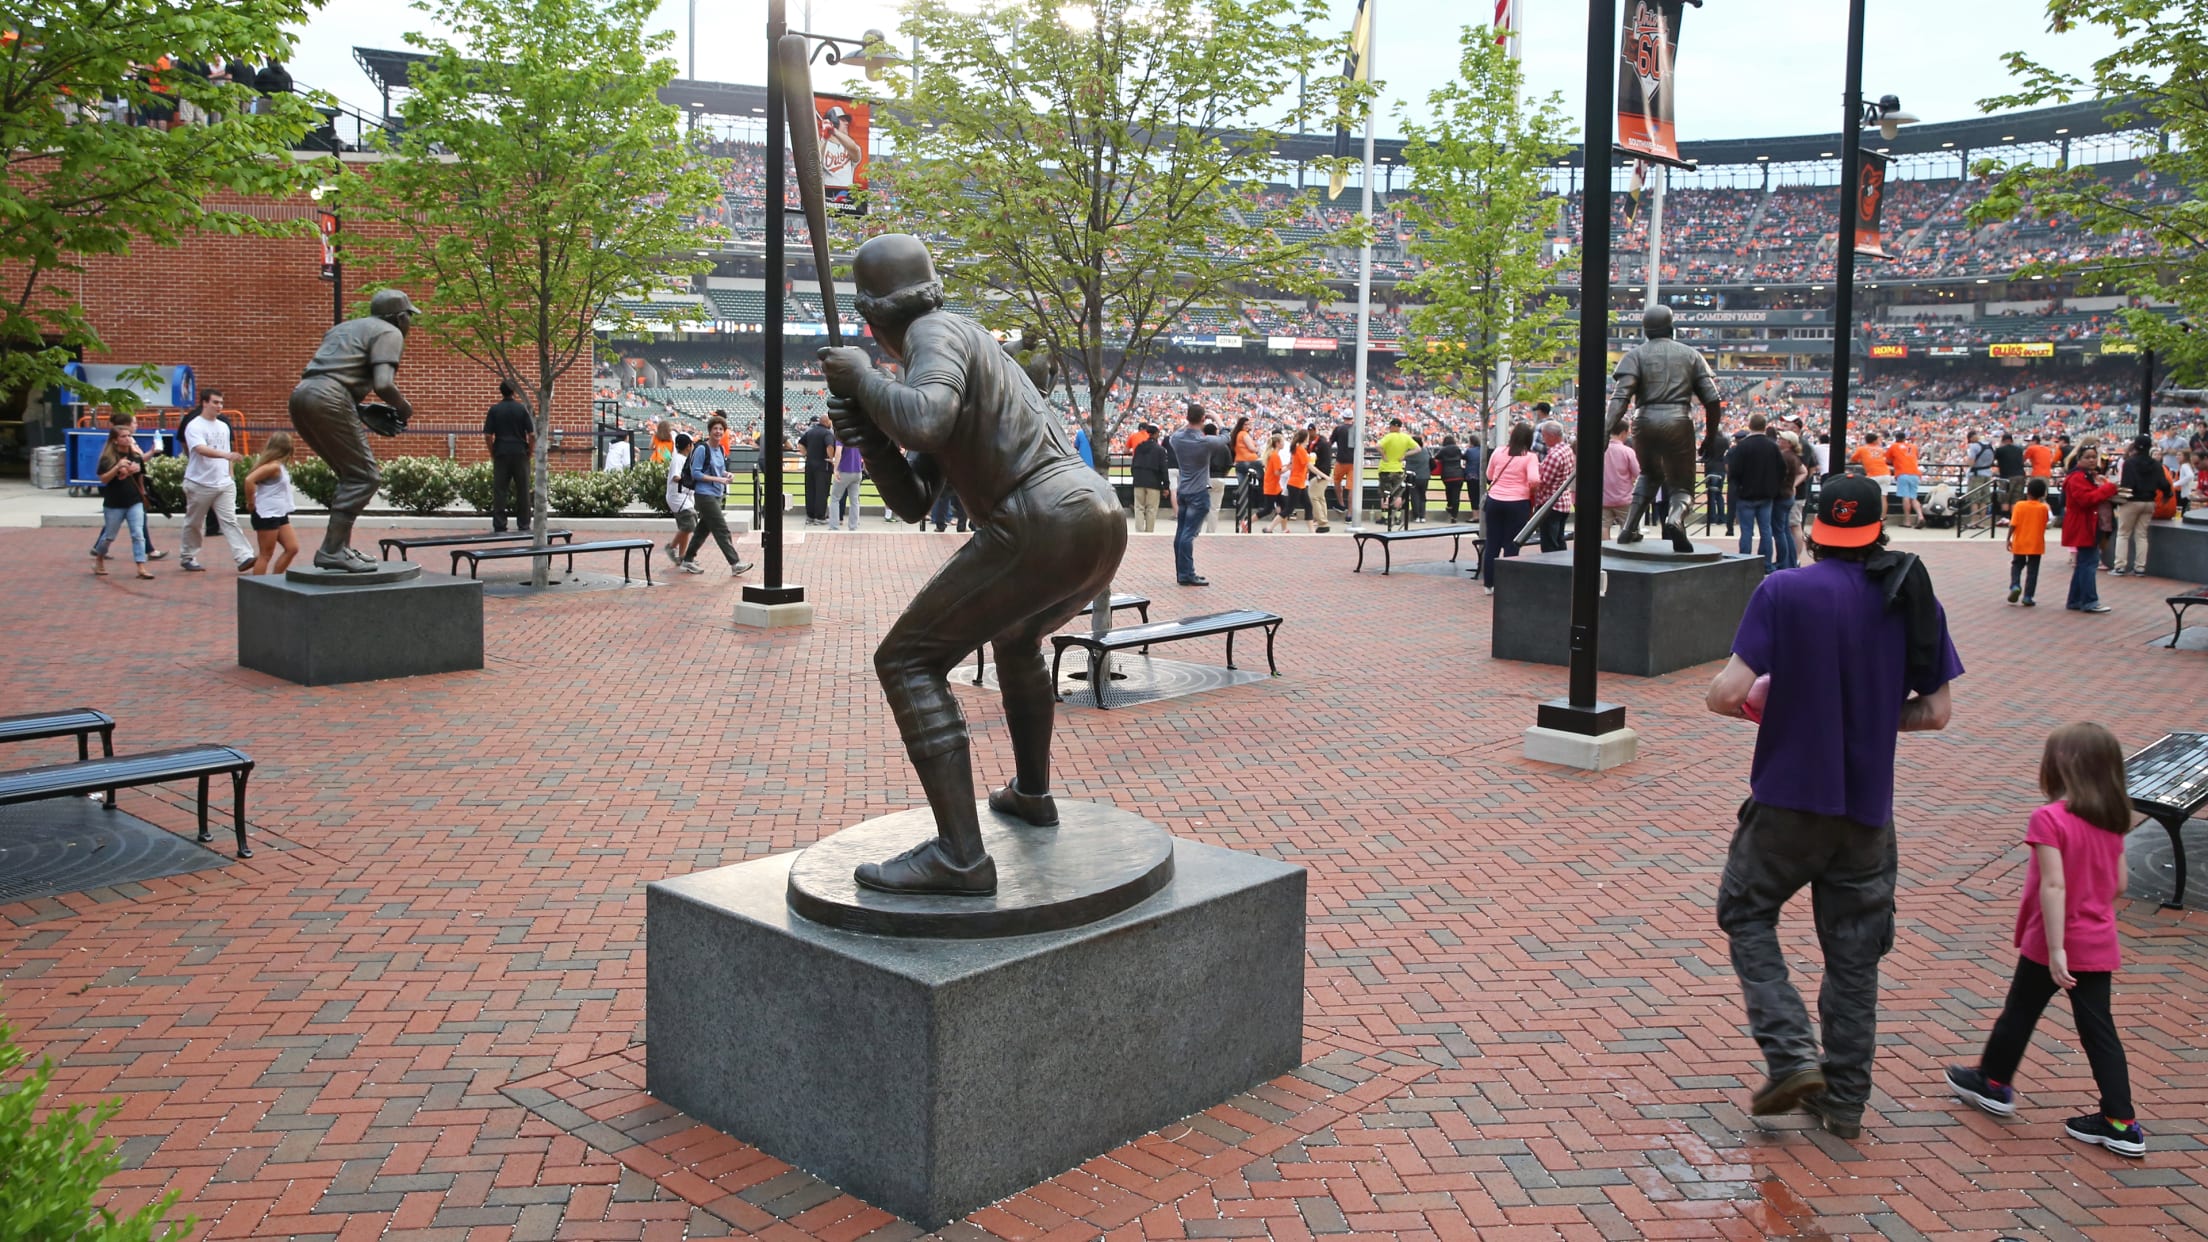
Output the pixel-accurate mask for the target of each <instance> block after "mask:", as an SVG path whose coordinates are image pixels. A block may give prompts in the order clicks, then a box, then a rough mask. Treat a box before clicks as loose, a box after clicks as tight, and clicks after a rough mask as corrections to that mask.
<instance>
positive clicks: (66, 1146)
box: [0, 1025, 199, 1242]
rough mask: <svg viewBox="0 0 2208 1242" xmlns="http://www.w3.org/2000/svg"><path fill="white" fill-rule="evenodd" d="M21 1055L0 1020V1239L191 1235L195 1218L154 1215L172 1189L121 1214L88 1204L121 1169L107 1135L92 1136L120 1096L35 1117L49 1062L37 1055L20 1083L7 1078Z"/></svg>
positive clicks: (145, 1240) (66, 1241) (115, 1240)
mask: <svg viewBox="0 0 2208 1242" xmlns="http://www.w3.org/2000/svg"><path fill="white" fill-rule="evenodd" d="M29 1059H30V1057H29V1055H28V1054H27V1053H25V1052H24V1051H23V1050H22V1049H21V1048H19V1047H17V1046H16V1043H15V1029H14V1028H13V1027H10V1026H5V1025H0V1236H5V1237H9V1238H25V1239H30V1238H37V1239H46V1238H52V1239H57V1240H60V1242H151V1240H152V1239H155V1238H160V1239H170V1238H174V1239H178V1240H179V1242H181V1240H182V1239H186V1238H189V1237H191V1236H192V1230H193V1229H194V1228H195V1227H196V1226H197V1225H198V1223H199V1222H198V1220H197V1218H193V1217H187V1218H186V1219H184V1220H183V1221H181V1222H178V1223H175V1224H167V1223H164V1222H163V1220H162V1218H163V1217H165V1216H167V1215H168V1214H169V1211H170V1209H171V1208H174V1207H175V1206H176V1199H177V1193H176V1192H175V1191H173V1190H172V1191H170V1192H169V1193H168V1194H166V1195H163V1196H162V1197H161V1198H159V1199H157V1200H155V1201H154V1202H152V1203H149V1204H147V1205H146V1206H144V1207H142V1208H140V1209H138V1210H137V1211H136V1212H133V1213H131V1214H130V1215H128V1216H122V1217H118V1216H116V1215H115V1213H114V1211H113V1209H110V1208H106V1207H100V1206H96V1205H97V1203H98V1201H99V1199H100V1197H101V1195H100V1183H102V1182H104V1181H106V1180H107V1179H108V1178H109V1177H112V1176H113V1175H114V1174H115V1171H116V1170H117V1169H118V1168H120V1167H121V1166H122V1157H120V1156H118V1155H116V1154H115V1140H114V1139H112V1138H107V1139H103V1138H101V1137H99V1130H100V1127H101V1126H102V1125H104V1124H106V1123H107V1120H108V1118H110V1117H113V1116H114V1115H115V1113H116V1111H117V1110H118V1109H120V1108H122V1106H123V1101H122V1099H121V1097H117V1098H115V1099H111V1100H107V1101H105V1102H103V1103H101V1104H99V1105H98V1106H96V1107H93V1108H86V1107H85V1106H84V1105H82V1104H72V1105H70V1106H69V1107H67V1108H54V1109H52V1110H51V1111H48V1112H47V1113H46V1115H45V1117H44V1118H43V1119H41V1118H39V1117H38V1115H37V1114H38V1112H39V1109H40V1106H41V1103H42V1102H43V1101H44V1099H45V1096H46V1088H47V1084H48V1082H49V1081H50V1080H51V1079H52V1077H53V1072H54V1071H53V1063H52V1062H50V1061H43V1060H42V1061H40V1062H39V1064H38V1068H37V1069H34V1070H32V1071H30V1072H29V1073H28V1074H26V1075H24V1076H23V1078H22V1080H21V1081H20V1082H17V1081H12V1080H13V1079H14V1077H15V1071H16V1070H17V1069H18V1068H19V1067H21V1066H22V1065H23V1064H24V1062H26V1061H28V1060H29ZM157 1231H158V1232H157Z"/></svg>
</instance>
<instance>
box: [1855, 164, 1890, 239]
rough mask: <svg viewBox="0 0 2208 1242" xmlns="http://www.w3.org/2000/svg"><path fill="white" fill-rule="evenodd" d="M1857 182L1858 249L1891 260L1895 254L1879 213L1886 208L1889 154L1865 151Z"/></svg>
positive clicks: (1858, 169)
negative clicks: (1889, 247)
mask: <svg viewBox="0 0 2208 1242" xmlns="http://www.w3.org/2000/svg"><path fill="white" fill-rule="evenodd" d="M1855 184H1856V190H1855V252H1856V253H1857V254H1861V255H1869V256H1870V257H1871V258H1874V259H1891V258H1893V257H1894V256H1892V255H1890V254H1887V253H1886V234H1885V232H1884V230H1882V229H1881V228H1880V227H1879V215H1880V213H1881V212H1883V211H1884V210H1885V209H1886V157H1885V156H1883V155H1880V154H1879V153H1878V152H1876V151H1865V152H1863V162H1862V164H1861V165H1859V166H1858V167H1857V169H1856V183H1855Z"/></svg>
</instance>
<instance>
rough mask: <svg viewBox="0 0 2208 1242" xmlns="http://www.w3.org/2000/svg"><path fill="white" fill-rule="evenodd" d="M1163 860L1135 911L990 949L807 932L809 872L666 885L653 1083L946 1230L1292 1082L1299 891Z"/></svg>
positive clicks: (656, 953)
mask: <svg viewBox="0 0 2208 1242" xmlns="http://www.w3.org/2000/svg"><path fill="white" fill-rule="evenodd" d="M1067 805H1068V804H1066V803H1064V802H1061V803H1060V808H1061V813H1062V814H1063V813H1064V812H1065V810H1066V807H1067ZM1019 831H1021V832H1024V833H1031V834H1043V835H1041V836H1038V837H1037V840H1038V841H1041V840H1044V839H1047V834H1048V833H1049V832H1050V830H1049V829H1024V828H1023V829H1020V830H1019ZM1171 846H1172V851H1173V853H1172V867H1171V871H1170V879H1169V880H1168V881H1167V882H1166V883H1165V884H1164V886H1163V887H1162V888H1159V889H1157V890H1156V891H1154V892H1152V893H1151V894H1150V895H1149V896H1147V897H1146V898H1143V899H1142V900H1140V901H1138V902H1136V903H1135V904H1133V905H1132V906H1128V907H1127V908H1124V909H1121V910H1119V911H1118V912H1117V913H1114V914H1110V915H1107V916H1105V917H1103V918H1100V919H1098V920H1096V921H1094V922H1090V923H1085V924H1083V925H1081V926H1077V927H1070V928H1065V929H1062V930H1057V931H1049V932H1042V933H1037V934H1032V935H1021V936H1002V937H995V938H982V939H945V938H940V937H918V936H889V935H874V934H866V933H861V932H853V931H845V930H841V929H838V928H834V927H828V926H824V925H822V924H819V923H815V922H812V921H810V920H808V919H805V918H803V917H800V916H799V915H797V914H795V913H793V912H792V910H791V908H790V904H789V901H788V893H789V889H790V885H791V878H792V877H791V871H792V865H793V862H795V861H796V860H798V859H799V857H800V855H799V854H796V853H791V854H779V855H776V856H774V857H772V858H763V859H758V860H755V861H752V862H747V863H739V864H737V865H735V866H732V867H722V868H719V869H718V870H714V871H705V872H700V873H698V874H695V875H689V876H682V877H678V878H675V879H669V880H662V881H660V882H658V883H656V884H653V885H651V886H650V887H649V889H648V890H647V892H646V896H645V945H646V952H645V1013H646V1017H647V1021H646V1028H645V1037H646V1048H645V1058H646V1071H647V1078H648V1086H649V1088H650V1090H651V1092H652V1094H653V1095H655V1096H657V1097H658V1098H660V1099H661V1100H664V1101H665V1102H667V1103H669V1104H672V1105H674V1106H675V1107H677V1108H679V1109H681V1110H682V1111H684V1112H685V1113H688V1114H689V1115H690V1116H692V1117H695V1118H698V1119H699V1120H702V1121H705V1122H707V1123H709V1124H711V1125H714V1126H716V1127H718V1128H720V1129H722V1130H724V1131H726V1132H727V1133H729V1134H731V1135H733V1136H735V1137H737V1138H739V1139H742V1140H744V1141H745V1142H748V1143H753V1144H755V1145H757V1146H758V1147H759V1148H760V1149H761V1150H763V1151H765V1152H767V1153H768V1154H770V1155H773V1156H775V1157H777V1158H779V1159H781V1160H784V1161H787V1162H789V1163H790V1164H793V1165H795V1166H797V1167H799V1168H801V1169H804V1170H805V1171H807V1172H809V1173H812V1174H814V1175H815V1176H817V1177H820V1178H822V1179H823V1180H826V1181H828V1182H831V1183H833V1184H834V1185H836V1186H839V1187H841V1188H843V1189H844V1190H846V1191H849V1192H850V1193H851V1194H853V1195H856V1196H858V1197H859V1198H861V1199H863V1200H865V1201H867V1202H869V1203H872V1204H875V1205H877V1206H879V1207H882V1208H884V1209H887V1210H888V1211H891V1212H894V1213H896V1214H897V1215H899V1216H902V1217H905V1218H907V1219H909V1220H911V1221H914V1222H916V1223H917V1224H920V1225H922V1226H924V1227H927V1228H930V1229H933V1228H936V1227H938V1226H941V1225H943V1224H945V1223H947V1222H949V1221H953V1220H956V1219H958V1218H959V1217H961V1216H964V1215H966V1214H967V1213H969V1212H972V1211H974V1210H975V1209H977V1208H980V1207H983V1206H985V1205H987V1204H989V1203H992V1202H994V1201H996V1200H998V1199H1001V1198H1004V1197H1005V1196H1007V1195H1011V1194H1014V1193H1017V1192H1018V1191H1020V1190H1022V1189H1025V1188H1026V1187H1029V1186H1032V1185H1034V1184H1036V1183H1037V1182H1041V1181H1043V1180H1045V1179H1048V1178H1050V1177H1052V1176H1055V1175H1056V1174H1058V1173H1061V1172H1063V1171H1065V1170H1066V1169H1069V1168H1072V1167H1073V1166H1075V1165H1077V1164H1079V1163H1080V1162H1082V1161H1084V1160H1087V1159H1089V1158H1090V1157H1092V1156H1095V1155H1098V1154H1100V1153H1102V1152H1106V1151H1109V1150H1111V1149H1112V1148H1114V1147H1117V1146H1119V1145H1120V1144H1121V1143H1124V1142H1126V1141H1128V1140H1130V1139H1132V1138H1135V1137H1137V1136H1139V1135H1142V1134H1145V1133H1148V1132H1149V1131H1151V1130H1154V1129H1157V1128H1158V1127H1160V1126H1163V1125H1166V1124H1168V1123H1171V1122H1173V1121H1176V1120H1178V1119H1180V1118H1182V1117H1186V1116H1188V1115H1189V1114H1191V1113H1195V1112H1199V1111H1201V1110H1203V1109H1205V1108H1209V1107H1211V1106H1212V1105H1214V1104H1217V1103H1218V1102H1220V1101H1221V1100H1224V1099H1227V1098H1229V1097H1231V1096H1234V1095H1236V1094H1238V1093H1240V1092H1242V1091H1245V1090H1247V1089H1249V1088H1250V1087H1253V1086H1255V1085H1257V1084H1259V1083H1262V1082H1265V1081H1266V1080H1268V1079H1271V1078H1274V1077H1277V1076H1278V1075H1280V1074H1283V1073H1285V1072H1287V1071H1289V1070H1291V1069H1293V1068H1295V1067H1296V1066H1297V1065H1298V1064H1300V1063H1301V1061H1302V1042H1303V962H1304V945H1303V936H1304V872H1303V870H1302V869H1301V868H1298V867H1292V866H1288V865H1287V864H1284V863H1280V862H1276V861H1274V860H1271V859H1267V858H1259V857H1256V856H1254V855H1249V854H1242V853H1237V852H1234V851H1231V850H1224V849H1219V848H1217V847H1214V846H1209V845H1202V844H1199V843H1196V842H1192V841H1180V840H1172V841H1171ZM992 853H993V854H997V853H998V850H997V849H996V848H995V847H992ZM1013 861H1014V860H1013V859H1011V858H1010V857H1007V856H1003V855H999V869H1000V874H1002V873H1003V869H1004V868H1005V866H1006V865H1008V864H1010V863H1012V862H1013ZM1000 895H1001V890H1000ZM935 900H937V901H967V902H976V903H987V902H990V901H992V900H993V899H990V898H958V899H948V898H945V899H935Z"/></svg>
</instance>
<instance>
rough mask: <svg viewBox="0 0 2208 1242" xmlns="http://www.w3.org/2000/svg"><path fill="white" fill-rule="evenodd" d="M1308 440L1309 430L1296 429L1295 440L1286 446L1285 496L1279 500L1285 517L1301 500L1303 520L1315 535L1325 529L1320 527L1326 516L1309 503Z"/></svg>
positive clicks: (1285, 523)
mask: <svg viewBox="0 0 2208 1242" xmlns="http://www.w3.org/2000/svg"><path fill="white" fill-rule="evenodd" d="M1310 440H1311V432H1310V431H1309V429H1298V430H1297V432H1296V437H1295V439H1293V440H1291V441H1290V442H1289V444H1288V477H1287V479H1285V480H1284V487H1283V489H1282V490H1283V491H1284V492H1285V493H1286V494H1285V495H1284V496H1283V497H1282V498H1281V513H1282V514H1283V515H1285V514H1286V513H1287V512H1288V510H1289V509H1290V508H1293V507H1294V505H1295V503H1296V501H1297V500H1299V499H1301V500H1303V501H1304V502H1305V504H1306V507H1305V509H1304V513H1303V516H1304V520H1305V521H1306V522H1308V523H1309V524H1310V527H1311V532H1312V533H1313V534H1317V533H1318V532H1320V531H1322V530H1325V529H1326V527H1325V526H1324V525H1322V523H1324V522H1325V521H1326V514H1325V513H1324V512H1323V511H1321V510H1320V509H1319V508H1318V506H1317V505H1312V504H1310V503H1309V502H1310V498H1311V492H1310V488H1311V444H1310ZM1321 503H1324V502H1321ZM1287 526H1288V523H1287V521H1286V519H1285V516H1284V517H1283V520H1282V522H1281V529H1283V530H1286V529H1287Z"/></svg>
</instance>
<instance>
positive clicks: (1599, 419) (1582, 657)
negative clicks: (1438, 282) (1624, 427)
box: [1534, 0, 1625, 737]
mask: <svg viewBox="0 0 2208 1242" xmlns="http://www.w3.org/2000/svg"><path fill="white" fill-rule="evenodd" d="M1617 23H1618V10H1617V0H1588V2H1587V127H1586V129H1585V130H1584V131H1583V132H1584V133H1585V135H1586V138H1585V140H1584V142H1583V144H1582V146H1581V148H1580V150H1581V153H1582V155H1583V158H1582V160H1581V161H1580V162H1581V164H1582V165H1583V175H1584V189H1583V191H1582V195H1581V200H1580V201H1581V202H1582V203H1583V204H1584V206H1583V207H1582V210H1581V215H1582V217H1583V219H1584V224H1583V227H1582V230H1581V237H1580V251H1579V444H1578V446H1577V457H1578V463H1579V464H1578V470H1579V478H1578V481H1577V483H1576V485H1575V486H1574V488H1573V491H1572V503H1573V505H1574V506H1575V507H1576V508H1577V510H1578V512H1577V513H1576V514H1575V515H1574V521H1573V526H1572V620H1571V656H1570V672H1571V676H1570V692H1569V694H1568V696H1567V697H1566V698H1564V699H1550V700H1548V701H1547V702H1545V703H1542V704H1541V705H1540V706H1539V707H1538V708H1537V709H1535V716H1534V723H1535V724H1536V725H1538V726H1539V727H1541V728H1544V729H1554V730H1557V731H1558V732H1562V733H1576V734H1579V735H1581V736H1585V737H1599V736H1601V735H1603V734H1605V733H1612V732H1615V731H1617V730H1619V729H1622V728H1624V727H1625V708H1624V707H1623V706H1621V705H1619V704H1616V703H1603V702H1599V701H1598V700H1597V699H1596V698H1595V663H1596V658H1595V657H1596V650H1597V639H1598V638H1599V634H1598V632H1597V631H1598V622H1599V621H1600V613H1601V607H1602V597H1601V594H1600V592H1601V585H1602V453H1603V448H1604V446H1605V444H1606V442H1607V441H1608V440H1609V436H1608V435H1607V434H1605V430H1606V429H1605V427H1604V425H1603V424H1604V421H1605V417H1606V415H1607V413H1608V408H1607V407H1608V402H1607V401H1606V400H1605V394H1606V393H1607V392H1608V391H1609V383H1608V381H1609V362H1610V158H1611V157H1610V140H1611V125H1612V124H1613V121H1614V117H1613V114H1612V111H1611V106H1612V102H1613V100H1612V96H1613V94H1614V93H1615V90H1616V81H1617V78H1616V74H1617V66H1618V44H1617V33H1618V26H1617Z"/></svg>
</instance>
